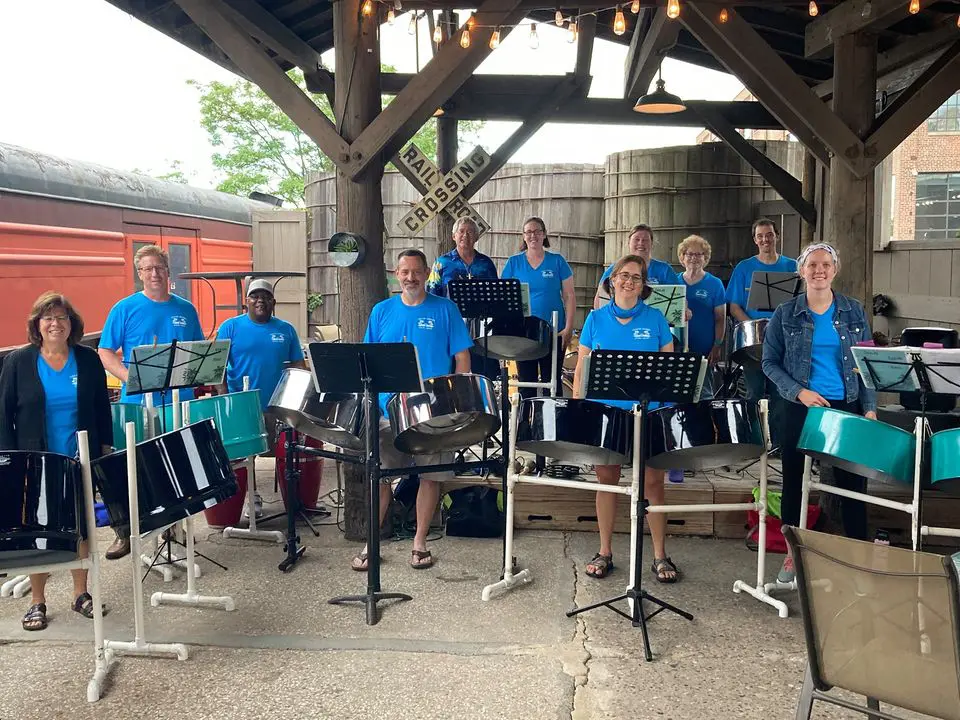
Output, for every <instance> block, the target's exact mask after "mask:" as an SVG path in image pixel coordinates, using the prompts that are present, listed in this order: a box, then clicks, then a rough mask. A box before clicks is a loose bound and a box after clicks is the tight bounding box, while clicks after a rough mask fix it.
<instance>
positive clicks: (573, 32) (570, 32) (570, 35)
mask: <svg viewBox="0 0 960 720" xmlns="http://www.w3.org/2000/svg"><path fill="white" fill-rule="evenodd" d="M576 41H577V21H576V20H573V19H572V18H571V20H570V24H569V25H567V42H570V43H573V42H576Z"/></svg>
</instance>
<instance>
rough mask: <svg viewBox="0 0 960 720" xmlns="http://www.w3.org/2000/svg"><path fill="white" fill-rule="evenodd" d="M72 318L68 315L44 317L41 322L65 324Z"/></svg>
mask: <svg viewBox="0 0 960 720" xmlns="http://www.w3.org/2000/svg"><path fill="white" fill-rule="evenodd" d="M69 319H70V318H69V317H67V316H66V315H42V316H41V317H40V320H41V321H43V322H45V323H65V322H67V321H68V320H69Z"/></svg>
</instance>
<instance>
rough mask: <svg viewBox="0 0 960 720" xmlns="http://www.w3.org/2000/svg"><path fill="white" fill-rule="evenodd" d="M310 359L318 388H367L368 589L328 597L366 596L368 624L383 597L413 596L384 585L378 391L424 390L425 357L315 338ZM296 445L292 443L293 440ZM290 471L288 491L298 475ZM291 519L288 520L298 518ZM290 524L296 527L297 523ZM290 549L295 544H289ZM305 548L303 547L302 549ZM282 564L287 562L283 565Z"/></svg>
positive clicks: (398, 348)
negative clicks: (383, 588)
mask: <svg viewBox="0 0 960 720" xmlns="http://www.w3.org/2000/svg"><path fill="white" fill-rule="evenodd" d="M308 350H309V352H310V364H311V369H312V372H313V382H314V385H315V387H316V389H317V392H321V393H322V392H340V393H344V392H347V393H352V392H355V393H362V394H363V412H364V418H365V419H366V430H365V432H364V441H365V446H366V461H367V462H366V469H367V480H368V482H369V484H370V506H369V516H368V518H367V592H366V593H365V594H363V595H346V596H343V597H335V598H332V599H330V600H328V601H327V602H329V603H330V604H331V605H339V604H342V603H349V602H362V603H364V604H365V606H366V609H367V624H368V625H376V624H377V622H378V621H379V619H380V618H379V615H378V613H377V603H378V602H379V601H380V600H412V599H413V598H412V597H411V596H409V595H405V594H403V593H385V592H381V589H380V478H381V477H382V475H383V473H382V472H381V470H380V404H379V402H378V400H377V394H378V393H397V392H423V382H422V380H421V379H420V363H419V361H418V359H417V353H416V348H415V347H414V346H413V344H412V343H356V344H338V343H310V344H309V345H308ZM291 445H292V443H291ZM292 452H293V451H292V448H290V447H288V449H287V458H288V465H287V467H291V463H290V460H292ZM289 478H290V476H289V474H288V485H287V488H288V492H290V491H291V490H292V487H293V486H292V480H290V479H289ZM288 517H290V518H291V519H290V520H288V523H289V524H292V522H293V520H292V515H289V516H288ZM288 529H290V530H292V528H291V527H288ZM288 552H289V547H288ZM302 553H303V550H302V549H301V550H299V554H302ZM281 569H282V568H281Z"/></svg>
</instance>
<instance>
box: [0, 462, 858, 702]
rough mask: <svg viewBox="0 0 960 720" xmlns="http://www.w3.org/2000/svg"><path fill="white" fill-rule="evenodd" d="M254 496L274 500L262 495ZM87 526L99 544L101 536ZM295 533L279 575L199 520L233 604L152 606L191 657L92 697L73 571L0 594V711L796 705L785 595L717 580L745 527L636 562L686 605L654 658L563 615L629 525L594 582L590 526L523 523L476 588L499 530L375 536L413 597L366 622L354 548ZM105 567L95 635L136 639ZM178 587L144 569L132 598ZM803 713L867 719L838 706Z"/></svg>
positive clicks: (622, 580) (607, 588)
mask: <svg viewBox="0 0 960 720" xmlns="http://www.w3.org/2000/svg"><path fill="white" fill-rule="evenodd" d="M260 484H261V486H262V487H266V486H267V485H268V484H269V483H268V482H265V481H262V482H261V483H260ZM264 498H265V500H266V501H268V503H269V502H271V501H273V500H274V497H273V495H272V493H270V492H265V493H264ZM278 507H279V504H277V505H274V506H273V508H278ZM273 508H272V507H271V506H270V505H269V504H268V506H267V511H268V512H269V511H270V510H271V509H273ZM271 527H276V528H277V529H280V528H282V525H281V523H280V521H279V520H278V521H274V523H273V524H272V525H271ZM101 532H102V533H103V537H104V539H105V541H106V542H109V540H110V533H109V531H101ZM300 532H301V538H302V539H303V542H304V544H305V545H306V546H307V551H306V554H305V556H304V557H303V558H302V560H301V561H300V563H299V564H298V565H297V567H296V568H295V569H294V570H293V571H292V572H290V573H288V574H283V573H280V572H279V571H278V569H277V564H278V562H279V561H280V560H281V559H282V557H283V553H282V550H281V549H280V546H278V545H270V544H266V543H260V542H255V541H249V540H237V539H229V540H224V539H223V538H222V536H221V535H220V534H219V533H215V532H213V531H211V530H209V529H208V528H207V527H206V526H205V524H204V523H203V521H202V519H200V520H199V522H198V540H199V541H198V545H197V549H198V550H199V551H200V552H203V553H205V554H208V555H210V556H211V557H212V558H214V559H216V560H218V561H220V562H222V563H224V564H225V565H227V566H228V567H229V571H226V572H224V571H223V570H220V569H219V568H216V567H215V566H213V565H211V564H209V563H206V562H204V561H201V564H202V566H203V577H202V578H200V580H199V588H200V591H201V592H202V593H204V594H210V595H231V596H232V597H233V598H234V599H235V600H236V604H237V608H236V610H235V611H234V612H230V613H228V612H224V611H222V610H215V609H195V608H177V607H170V606H165V607H161V608H152V607H150V606H149V603H148V604H147V607H146V610H145V614H146V621H147V628H148V631H147V637H148V639H149V640H151V641H155V642H161V641H180V642H185V643H188V644H189V645H190V658H189V659H188V660H186V661H184V662H178V661H176V660H172V659H171V660H166V659H154V658H134V657H125V658H122V659H120V660H119V661H118V662H117V663H116V664H115V665H114V667H113V669H112V671H111V673H110V676H109V680H108V684H107V686H106V688H105V692H104V696H103V698H102V699H101V700H100V702H99V703H96V704H88V703H87V701H86V685H87V681H88V680H89V678H90V675H91V674H92V671H93V657H92V623H91V622H90V621H88V620H86V619H84V618H82V617H80V616H79V615H76V614H74V613H72V612H70V611H69V605H70V601H71V598H70V593H71V585H70V582H69V577H68V575H67V574H66V573H60V574H56V575H54V577H52V578H51V580H50V583H49V585H48V606H49V611H48V617H49V620H50V626H49V627H48V628H47V630H45V631H43V632H36V633H28V632H24V631H23V630H22V629H21V627H20V618H21V616H22V614H23V612H24V611H25V610H26V608H27V606H28V604H29V602H28V598H23V599H19V600H17V599H11V598H4V599H2V600H0V668H2V669H0V720H7V718H61V717H63V718H87V717H90V718H93V717H109V718H117V719H121V718H136V719H137V720H146V719H148V718H169V717H174V716H176V715H183V716H188V717H192V718H208V717H209V718H233V717H238V718H251V719H252V718H270V719H271V720H273V719H277V720H279V719H283V718H368V717H371V718H372V717H376V718H384V719H389V718H397V719H398V720H399V719H401V718H402V719H404V720H406V719H408V718H571V719H572V720H586V719H587V718H590V719H592V718H639V719H647V718H651V719H653V718H656V719H657V720H669V719H671V718H716V719H722V718H751V719H753V718H770V719H776V718H784V719H786V718H792V717H793V716H794V707H795V703H796V698H797V694H798V692H799V686H800V682H801V679H802V675H803V670H804V666H805V652H804V647H803V640H802V627H801V624H800V620H799V617H798V613H797V603H796V598H794V597H787V601H788V603H789V605H790V606H791V617H790V618H788V619H786V620H780V619H778V618H777V615H776V612H775V611H774V610H773V609H772V608H770V607H768V606H766V605H762V604H760V603H758V602H757V601H755V600H753V599H752V598H750V597H748V596H744V595H735V594H734V593H733V592H732V591H731V588H732V586H733V582H734V580H736V579H744V580H751V579H752V578H753V577H754V574H755V572H756V570H755V557H756V556H755V555H754V554H753V553H751V552H750V551H748V550H747V549H746V548H745V547H744V545H743V543H742V542H736V541H723V540H705V539H704V540H701V539H692V538H670V539H669V542H668V549H669V553H670V554H671V555H672V557H673V558H674V560H675V561H676V562H677V563H678V565H680V567H681V569H682V570H683V573H684V577H683V580H682V582H680V583H679V584H677V585H673V586H660V585H656V583H655V582H653V580H652V576H651V575H650V573H649V571H647V572H646V573H645V576H644V584H645V587H646V589H647V590H648V591H650V592H653V593H654V594H656V595H658V596H660V597H662V598H663V599H665V600H667V601H670V602H674V603H676V604H677V605H679V606H681V607H683V608H684V609H686V610H689V611H690V612H692V613H693V614H694V615H695V616H696V617H695V620H694V621H693V622H688V621H686V620H684V619H682V618H680V617H677V616H675V615H672V614H669V613H664V614H662V615H659V616H658V617H656V618H655V619H653V620H652V621H651V622H650V632H651V642H652V646H653V651H654V655H655V660H654V662H652V663H645V662H644V661H643V653H642V643H641V639H640V634H639V631H638V630H637V629H635V628H632V627H631V626H630V624H629V623H627V622H626V621H625V620H623V619H621V618H620V617H619V616H617V615H615V614H614V613H612V612H610V611H609V610H606V609H603V608H601V609H599V610H595V611H592V612H589V613H585V614H583V615H580V616H578V617H577V618H575V619H568V618H567V617H566V616H565V614H564V613H565V611H566V610H568V609H570V608H571V607H573V606H574V605H575V604H576V605H585V604H587V603H590V602H594V601H596V600H599V599H603V598H605V597H608V596H610V595H614V594H617V593H619V592H621V591H622V589H623V587H624V586H625V584H626V582H627V578H628V573H627V568H626V561H627V558H628V556H629V553H628V545H627V541H628V539H627V537H626V536H617V538H616V541H615V548H614V553H615V557H616V559H617V561H618V567H617V569H616V571H615V572H614V573H613V575H612V576H611V577H610V578H608V579H607V580H602V581H601V580H595V579H592V578H588V577H586V576H585V575H584V574H583V572H582V569H583V566H584V564H585V563H586V562H587V560H588V559H589V558H590V557H591V556H592V555H593V553H594V552H595V551H596V545H597V540H596V537H595V536H594V535H592V534H587V533H560V532H528V533H520V534H518V536H517V547H516V554H517V556H518V558H519V560H520V562H521V565H523V566H525V567H529V568H530V569H531V570H532V572H533V574H534V576H535V580H534V582H533V583H531V584H530V585H527V586H524V587H521V588H517V589H515V590H513V591H511V592H510V593H507V594H503V595H500V596H498V597H495V598H493V599H491V600H490V601H489V602H486V603H484V602H482V601H481V599H480V591H481V589H482V587H483V586H484V585H486V584H488V583H490V582H493V581H494V580H496V576H497V574H498V567H499V564H500V558H499V553H500V548H501V544H500V543H501V541H500V540H477V539H464V538H442V539H438V540H436V541H434V542H433V543H431V549H432V551H433V552H434V554H435V555H436V557H437V564H436V565H435V567H434V568H433V569H431V570H424V571H415V570H412V569H410V568H409V567H407V564H406V563H407V559H408V557H409V550H410V542H409V541H400V542H393V543H387V544H385V546H384V548H383V559H384V564H383V589H384V590H385V591H401V592H406V593H409V594H410V595H412V596H413V601H412V602H405V603H400V604H382V605H381V607H382V608H383V618H382V620H381V621H380V623H379V624H378V625H376V626H368V625H366V624H365V621H364V620H365V614H364V611H363V609H362V607H361V606H332V605H328V604H327V603H326V600H327V599H328V598H331V597H334V596H336V595H341V594H350V593H361V592H363V590H364V587H365V583H364V578H365V576H364V575H362V574H360V573H355V572H351V571H350V569H349V567H348V566H349V561H350V558H351V557H352V556H353V554H354V553H355V552H356V551H357V549H358V546H357V545H356V544H355V543H348V542H346V541H344V540H343V537H342V535H341V534H340V532H339V531H338V530H337V528H336V527H335V526H327V527H324V528H322V530H321V534H320V537H319V538H315V537H314V536H313V535H312V534H311V533H310V532H309V531H308V530H307V529H306V528H305V527H301V530H300ZM102 547H103V546H101V548H102ZM645 552H646V553H647V557H649V552H650V547H649V544H648V545H647V547H646V551H645ZM104 565H105V567H104V572H103V585H104V594H105V600H106V602H107V604H108V606H109V610H110V612H109V615H108V616H107V617H106V619H105V625H106V630H107V637H108V638H110V639H116V640H126V639H132V635H133V610H132V592H131V590H130V573H131V571H130V565H129V559H124V560H120V561H109V562H106V563H105V564H104ZM771 565H772V566H778V565H779V559H778V558H776V557H775V558H774V559H772V560H771ZM771 572H773V571H771ZM184 587H185V583H184V581H183V580H180V579H178V580H175V581H174V582H172V583H169V584H164V583H163V582H162V581H161V580H160V579H159V577H158V576H156V575H152V576H151V577H150V578H148V579H147V580H146V581H145V583H144V593H145V597H147V598H149V596H150V593H152V592H154V591H156V590H164V591H168V592H182V591H183V589H184ZM814 716H815V717H817V718H845V717H862V716H860V715H856V714H853V713H846V712H841V711H839V710H836V709H833V708H826V709H820V710H818V711H816V712H815V715H814Z"/></svg>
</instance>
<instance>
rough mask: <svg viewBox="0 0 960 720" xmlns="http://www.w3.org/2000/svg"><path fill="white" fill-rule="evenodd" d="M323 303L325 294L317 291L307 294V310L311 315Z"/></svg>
mask: <svg viewBox="0 0 960 720" xmlns="http://www.w3.org/2000/svg"><path fill="white" fill-rule="evenodd" d="M321 305H323V295H321V294H320V293H317V292H312V293H309V294H308V295H307V312H308V313H310V314H311V315H312V314H313V311H314V310H316V309H318V308H319V307H320V306H321Z"/></svg>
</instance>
